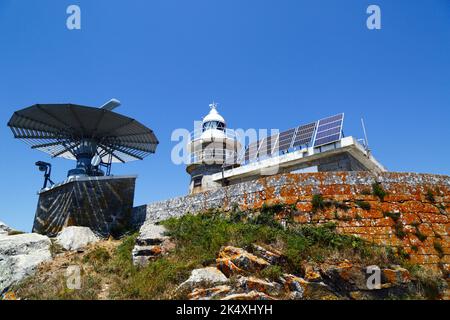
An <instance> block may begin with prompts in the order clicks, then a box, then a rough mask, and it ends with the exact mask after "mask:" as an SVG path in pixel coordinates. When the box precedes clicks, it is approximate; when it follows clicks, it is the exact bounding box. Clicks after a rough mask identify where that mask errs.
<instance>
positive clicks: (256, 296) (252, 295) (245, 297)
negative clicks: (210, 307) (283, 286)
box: [221, 291, 276, 300]
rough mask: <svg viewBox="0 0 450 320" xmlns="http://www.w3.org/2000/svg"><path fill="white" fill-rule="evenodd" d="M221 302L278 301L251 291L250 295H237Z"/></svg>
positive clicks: (227, 297)
mask: <svg viewBox="0 0 450 320" xmlns="http://www.w3.org/2000/svg"><path fill="white" fill-rule="evenodd" d="M221 300H276V299H275V298H273V297H271V296H269V295H267V294H265V293H262V292H258V291H251V292H248V293H235V294H232V295H229V296H226V297H225V298H222V299H221Z"/></svg>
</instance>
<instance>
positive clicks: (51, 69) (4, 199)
mask: <svg viewBox="0 0 450 320" xmlns="http://www.w3.org/2000/svg"><path fill="white" fill-rule="evenodd" d="M70 4H77V5H79V6H80V7H81V10H82V29H81V30H80V31H69V30H68V29H67V28H66V18H67V14H66V8H67V6H68V5H70ZM370 4H378V5H379V6H380V7H381V10H382V29H381V30H379V31H370V30H368V29H367V28H366V18H367V14H366V8H367V7H368V5H370ZM0 41H1V42H0V43H1V47H0V124H1V125H0V141H1V146H2V151H1V157H0V168H1V170H2V173H1V176H2V183H1V184H0V200H1V201H0V220H3V221H4V222H6V223H7V224H10V225H11V226H13V227H15V228H18V229H22V230H25V231H29V230H30V229H31V226H32V222H33V218H34V213H35V209H36V203H37V195H36V191H37V190H38V189H39V188H40V187H41V184H42V176H41V173H40V172H38V171H37V169H36V168H35V167H34V162H35V161H37V160H45V161H48V160H51V159H50V157H49V156H48V155H46V154H44V153H40V152H39V151H34V150H30V149H29V148H28V146H27V145H26V144H24V143H22V142H20V141H17V140H14V139H13V137H12V133H11V132H10V130H9V128H7V127H6V123H7V121H8V120H9V118H10V116H11V115H12V113H13V112H14V111H15V110H17V109H21V108H24V107H27V106H30V105H32V104H35V103H58V102H72V103H78V104H86V105H92V106H99V105H101V104H102V103H103V102H105V101H107V100H109V99H110V98H112V97H115V98H118V99H120V100H121V101H122V107H120V109H118V110H117V111H119V112H121V113H124V114H126V115H129V116H131V117H134V118H137V119H139V120H140V121H141V122H142V123H144V124H146V125H148V126H149V127H151V128H152V129H154V131H155V133H156V134H157V136H158V138H159V140H160V142H161V143H160V146H159V147H158V150H157V153H156V155H153V156H150V157H148V158H146V159H145V160H144V161H139V162H134V163H130V164H126V165H116V166H115V167H113V173H115V174H128V173H130V174H131V173H136V174H138V175H139V178H138V182H137V190H136V196H135V205H139V204H144V203H147V202H152V201H155V200H162V199H166V198H170V197H174V196H177V195H184V194H186V192H187V188H188V181H189V178H188V176H187V174H186V173H185V168H184V167H183V166H175V165H173V164H172V162H171V159H170V152H171V149H172V147H173V146H174V143H173V142H171V141H170V136H171V133H172V130H174V129H175V128H192V125H193V123H192V121H193V120H199V119H200V118H201V117H202V116H203V115H204V114H205V113H207V112H208V104H209V103H210V102H211V101H212V100H215V101H217V102H219V103H220V106H219V110H220V111H221V113H222V114H223V115H224V116H225V118H226V119H227V121H228V123H229V125H230V126H231V127H235V128H279V129H281V130H282V129H286V128H290V127H292V126H295V125H298V124H301V123H305V122H307V121H311V120H316V119H317V118H321V117H324V116H328V115H332V114H335V113H338V112H345V113H346V123H345V133H346V135H354V136H357V137H361V136H362V132H361V131H362V130H361V128H360V123H359V119H360V117H361V116H364V118H365V120H366V125H367V128H368V131H369V140H370V143H371V147H372V149H373V151H374V155H375V156H376V157H377V158H378V159H379V160H380V161H381V162H382V163H383V164H384V165H385V166H387V167H388V169H390V170H392V171H411V172H424V173H437V174H450V160H449V158H450V148H449V142H448V140H449V138H450V126H449V120H450V1H448V0H427V1H425V0H423V1H410V0H396V1H392V0H376V1H375V0H373V1H364V0H341V1H333V0H329V1H325V0H322V1H319V0H308V1H306V0H304V1H301V0H271V1H265V0H245V1H243V0H190V1H185V0H178V1H175V0H132V1H125V0H120V1H112V0H95V1H92V0H83V1H75V0H71V1H65V0H58V1H55V0H40V1H25V0H1V1H0ZM52 163H53V165H54V176H53V178H54V180H63V179H64V178H65V174H66V172H67V170H68V169H70V168H71V167H72V166H73V164H74V163H73V162H72V161H69V160H64V159H61V160H59V159H56V160H52Z"/></svg>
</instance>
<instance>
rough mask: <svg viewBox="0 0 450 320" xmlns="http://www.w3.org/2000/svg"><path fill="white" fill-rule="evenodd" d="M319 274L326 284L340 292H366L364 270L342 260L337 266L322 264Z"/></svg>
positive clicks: (366, 275)
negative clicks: (326, 281)
mask: <svg viewBox="0 0 450 320" xmlns="http://www.w3.org/2000/svg"><path fill="white" fill-rule="evenodd" d="M320 270H321V273H322V275H323V277H324V278H326V280H328V283H331V284H332V285H333V287H335V288H337V289H338V290H340V291H358V290H368V286H367V278H368V276H369V274H367V273H366V269H365V268H362V267H361V266H358V265H353V264H352V263H351V262H350V261H348V260H344V261H342V262H340V263H338V264H329V263H324V264H322V265H321V267H320Z"/></svg>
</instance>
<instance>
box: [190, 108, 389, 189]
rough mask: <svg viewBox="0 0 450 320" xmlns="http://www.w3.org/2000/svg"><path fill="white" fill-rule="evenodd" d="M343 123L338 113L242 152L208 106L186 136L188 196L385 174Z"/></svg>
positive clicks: (214, 109) (251, 146)
mask: <svg viewBox="0 0 450 320" xmlns="http://www.w3.org/2000/svg"><path fill="white" fill-rule="evenodd" d="M343 120H344V114H338V115H336V116H333V117H329V118H325V119H322V120H319V121H316V122H313V123H310V124H307V125H303V126H298V127H296V128H292V129H290V130H287V131H284V132H281V133H279V134H276V135H273V136H271V137H265V138H262V139H260V140H259V141H256V142H253V143H251V144H250V145H249V146H246V147H245V148H243V147H242V145H243V143H241V142H240V141H244V140H243V137H238V136H237V135H236V133H235V131H234V130H231V129H228V128H227V126H226V121H225V119H224V118H223V117H222V116H221V115H220V114H219V113H218V111H217V108H216V104H214V103H213V104H212V105H211V111H210V112H209V114H208V115H207V116H206V117H205V118H204V119H203V121H202V128H201V130H200V131H198V132H193V133H192V134H191V139H190V142H189V144H188V150H189V152H190V163H189V164H188V166H187V168H186V170H187V172H188V173H189V174H190V176H191V183H190V187H189V193H191V194H192V193H197V192H202V191H207V190H212V189H215V188H218V187H221V186H226V185H230V184H235V183H240V182H244V181H248V180H253V179H257V178H259V177H261V176H268V175H274V174H280V173H289V172H296V173H299V172H326V171H370V172H373V173H378V172H383V171H386V169H385V168H384V167H383V165H381V164H380V163H379V162H378V161H377V160H376V159H375V158H374V157H373V156H372V154H371V152H370V151H369V150H368V148H367V147H366V146H364V145H363V144H362V143H360V142H359V141H358V140H357V139H355V138H353V137H351V136H349V137H344V136H343V133H342V127H343Z"/></svg>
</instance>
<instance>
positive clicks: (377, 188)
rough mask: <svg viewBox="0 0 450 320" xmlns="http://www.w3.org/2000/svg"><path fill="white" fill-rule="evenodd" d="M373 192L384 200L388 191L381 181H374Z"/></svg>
mask: <svg viewBox="0 0 450 320" xmlns="http://www.w3.org/2000/svg"><path fill="white" fill-rule="evenodd" d="M372 194H373V195H374V196H377V197H378V198H379V199H380V200H381V201H384V197H385V196H386V195H387V192H386V191H385V190H384V189H383V187H382V186H381V183H379V182H374V183H372Z"/></svg>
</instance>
